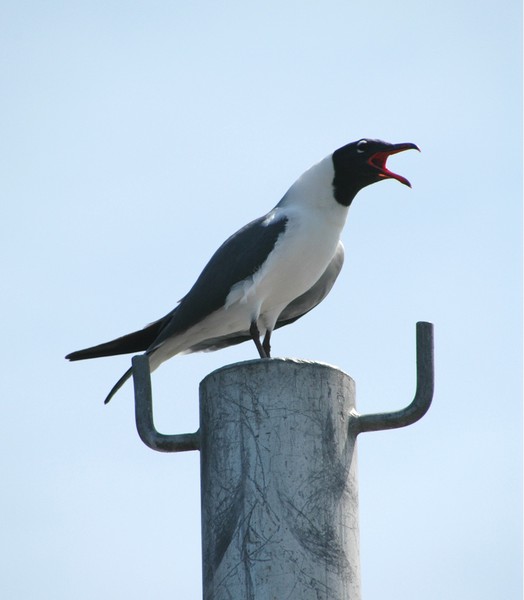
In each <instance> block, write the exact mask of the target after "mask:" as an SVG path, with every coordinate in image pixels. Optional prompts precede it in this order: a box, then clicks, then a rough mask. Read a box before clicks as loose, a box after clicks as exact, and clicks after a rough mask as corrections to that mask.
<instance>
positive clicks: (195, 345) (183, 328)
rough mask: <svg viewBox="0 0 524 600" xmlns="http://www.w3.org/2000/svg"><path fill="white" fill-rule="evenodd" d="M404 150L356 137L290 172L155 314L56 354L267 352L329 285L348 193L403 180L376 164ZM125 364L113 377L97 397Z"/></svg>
mask: <svg viewBox="0 0 524 600" xmlns="http://www.w3.org/2000/svg"><path fill="white" fill-rule="evenodd" d="M409 149H415V150H418V148H417V146H416V145H415V144H411V143H403V144H389V143H387V142H383V141H380V140H371V139H361V140H359V141H357V142H353V143H351V144H347V145H346V146H343V147H342V148H339V149H338V150H335V152H333V154H330V155H329V156H327V157H326V158H324V159H323V160H321V161H320V162H319V163H318V164H316V165H314V166H313V167H311V168H310V169H309V170H307V171H306V172H305V173H304V174H303V175H302V176H301V177H299V179H297V181H296V182H295V183H294V184H293V185H292V186H291V187H290V188H289V190H288V191H287V193H286V194H285V195H284V197H283V198H282V200H281V201H280V202H279V203H278V204H277V205H276V206H275V208H273V209H272V210H270V211H269V212H268V213H267V214H266V215H264V216H263V217H260V218H258V219H256V220H254V221H252V222H251V223H249V224H248V225H246V226H245V227H243V228H242V229H240V230H239V231H237V232H236V233H235V234H233V235H232V236H231V237H230V238H229V239H227V240H226V241H225V242H224V243H223V244H222V245H221V246H220V248H219V249H218V250H217V251H216V252H215V254H214V255H213V256H212V257H211V260H210V261H209V262H208V263H207V265H206V266H205V268H204V270H203V271H202V273H201V274H200V276H199V277H198V279H197V281H196V283H195V284H194V285H193V287H192V288H191V289H190V290H189V292H188V294H186V296H184V297H183V298H182V300H180V302H179V304H178V305H177V306H176V308H175V309H174V310H172V311H171V312H170V313H168V314H167V315H166V316H165V317H163V318H161V319H159V320H158V321H155V322H153V323H151V324H150V325H148V326H147V327H145V328H144V329H140V330H139V331H135V332H133V333H129V334H128V335H124V336H123V337H120V338H117V339H115V340H112V341H110V342H106V343H104V344H100V345H98V346H93V347H91V348H86V349H85V350H79V351H77V352H72V353H71V354H68V355H67V356H66V358H67V359H69V360H83V359H86V358H97V357H101V356H113V355H116V354H128V353H131V352H142V351H145V353H146V355H147V356H148V357H149V362H150V367H151V371H153V370H154V369H156V368H157V367H158V366H159V365H160V364H161V363H163V362H164V361H165V360H167V359H169V358H171V357H172V356H175V355H177V354H189V353H191V352H198V351H209V350H218V349H220V348H225V347H227V346H231V345H233V344H238V343H240V342H244V341H246V340H249V339H252V340H253V341H254V343H255V345H256V347H257V350H258V353H259V355H260V358H269V357H270V351H271V347H270V338H271V333H272V332H273V330H274V329H278V328H279V327H283V326H284V325H289V324H290V323H293V322H294V321H296V320H297V319H299V318H300V317H302V316H304V315H305V314H306V313H307V312H309V311H310V310H311V309H312V308H314V307H315V306H317V304H319V303H320V302H321V301H322V300H323V299H324V298H325V297H326V295H327V294H328V293H329V291H330V290H331V288H332V287H333V284H334V283H335V280H336V278H337V277H338V274H339V273H340V269H341V268H342V263H343V260H344V248H343V246H342V243H341V242H340V239H339V238H340V234H341V232H342V228H343V227H344V223H345V221H346V216H347V212H348V209H349V206H350V204H351V202H352V201H353V198H354V197H355V196H356V194H357V193H358V192H359V191H360V190H361V189H362V188H364V187H366V186H368V185H370V184H372V183H376V182H377V181H381V180H383V179H396V180H397V181H399V182H400V183H403V184H404V185H407V186H409V187H411V184H410V183H409V181H408V180H407V179H406V178H405V177H402V176H401V175H397V174H396V173H393V172H392V171H390V170H389V169H388V168H387V167H386V161H387V159H388V157H389V156H391V155H392V154H397V153H398V152H403V151H404V150H409ZM262 335H263V336H264V337H263V341H262V342H261V341H260V337H261V336H262ZM131 373H132V370H131V369H129V370H127V371H126V372H125V373H124V375H123V376H122V377H121V378H120V379H119V380H118V382H117V383H116V384H115V385H114V387H113V388H112V390H111V391H110V392H109V394H108V396H107V398H106V400H105V402H106V403H107V402H109V400H110V399H111V398H112V397H113V396H114V394H115V393H116V392H117V391H118V390H119V389H120V388H121V387H122V385H123V384H124V383H125V382H126V381H127V380H128V379H129V378H130V376H131Z"/></svg>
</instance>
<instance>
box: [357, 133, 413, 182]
mask: <svg viewBox="0 0 524 600" xmlns="http://www.w3.org/2000/svg"><path fill="white" fill-rule="evenodd" d="M405 150H419V148H418V146H416V145H415V144H411V143H408V144H395V145H394V146H392V147H391V148H390V149H388V150H386V151H384V152H376V153H375V154H373V155H372V156H370V158H369V159H368V164H369V165H371V166H372V167H374V168H375V169H377V171H378V176H379V177H381V178H383V179H396V180H397V181H400V183H403V184H404V185H407V186H408V187H411V183H410V182H409V181H408V180H407V179H406V178H405V177H403V176H402V175H398V174H397V173H393V171H390V170H389V169H388V168H387V167H386V161H387V159H388V158H389V157H390V156H391V155H392V154H398V153H399V152H404V151H405ZM419 152H420V150H419Z"/></svg>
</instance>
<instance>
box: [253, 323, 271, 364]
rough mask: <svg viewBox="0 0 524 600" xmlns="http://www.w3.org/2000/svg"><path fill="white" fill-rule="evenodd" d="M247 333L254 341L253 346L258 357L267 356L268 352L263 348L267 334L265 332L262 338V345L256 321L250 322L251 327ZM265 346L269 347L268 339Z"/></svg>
mask: <svg viewBox="0 0 524 600" xmlns="http://www.w3.org/2000/svg"><path fill="white" fill-rule="evenodd" d="M249 334H250V335H251V338H252V339H253V341H254V342H255V346H256V347H257V350H258V353H259V355H260V358H269V352H266V349H265V346H266V338H267V334H266V337H265V338H264V346H262V344H261V343H260V331H259V330H258V327H257V323H256V321H253V322H252V323H251V327H250V328H249ZM267 346H268V348H269V340H268V343H267Z"/></svg>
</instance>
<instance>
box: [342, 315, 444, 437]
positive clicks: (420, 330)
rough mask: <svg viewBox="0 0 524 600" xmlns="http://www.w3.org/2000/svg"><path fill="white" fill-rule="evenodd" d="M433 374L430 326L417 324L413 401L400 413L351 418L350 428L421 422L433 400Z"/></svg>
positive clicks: (360, 429)
mask: <svg viewBox="0 0 524 600" xmlns="http://www.w3.org/2000/svg"><path fill="white" fill-rule="evenodd" d="M434 371H435V369H434V352H433V323H426V322H424V321H420V322H418V323H417V390H416V392H415V397H414V399H413V402H412V403H411V404H410V405H409V406H406V408H403V409H402V410H397V411H392V412H385V413H376V414H373V415H360V414H358V413H357V414H355V415H353V417H354V419H353V420H352V427H354V428H355V430H356V433H357V434H359V433H362V432H364V431H381V430H383V429H396V428H398V427H406V426H407V425H412V424H413V423H415V422H416V421H418V420H419V419H421V418H422V417H423V416H424V415H425V414H426V412H427V411H428V410H429V407H430V406H431V401H432V400H433V391H434V387H435V374H434Z"/></svg>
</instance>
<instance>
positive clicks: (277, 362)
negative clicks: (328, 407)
mask: <svg viewBox="0 0 524 600" xmlns="http://www.w3.org/2000/svg"><path fill="white" fill-rule="evenodd" d="M286 365H289V366H290V367H303V368H304V369H308V370H312V369H313V370H320V371H322V370H331V371H336V372H338V373H342V374H343V375H344V376H345V377H348V378H349V379H351V381H353V379H352V378H351V376H350V375H347V374H346V373H344V372H343V371H342V370H341V369H340V368H339V367H336V366H335V365H330V364H328V363H324V362H321V361H316V360H305V359H301V358H279V357H276V358H264V359H260V358H254V359H252V360H242V361H240V362H236V363H231V364H229V365H224V366H223V367H219V368H218V369H215V370H214V371H211V373H208V374H207V375H206V376H205V377H204V379H203V380H202V381H201V382H200V385H201V386H202V385H203V384H204V382H205V381H206V380H207V379H210V378H212V377H216V376H218V375H221V374H223V373H227V372H228V371H236V370H245V369H247V370H248V371H251V372H253V371H255V372H257V371H258V372H262V373H264V372H266V373H270V372H271V371H272V370H273V369H275V368H278V369H280V368H282V367H284V368H285V367H286Z"/></svg>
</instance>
